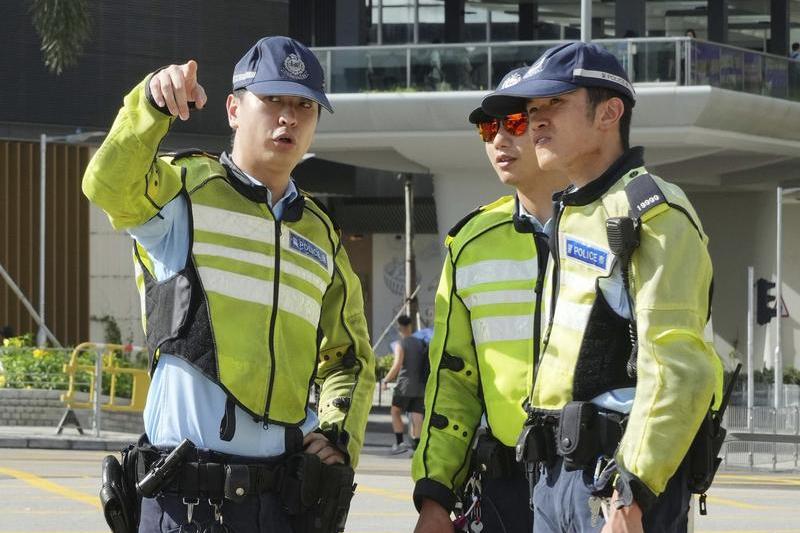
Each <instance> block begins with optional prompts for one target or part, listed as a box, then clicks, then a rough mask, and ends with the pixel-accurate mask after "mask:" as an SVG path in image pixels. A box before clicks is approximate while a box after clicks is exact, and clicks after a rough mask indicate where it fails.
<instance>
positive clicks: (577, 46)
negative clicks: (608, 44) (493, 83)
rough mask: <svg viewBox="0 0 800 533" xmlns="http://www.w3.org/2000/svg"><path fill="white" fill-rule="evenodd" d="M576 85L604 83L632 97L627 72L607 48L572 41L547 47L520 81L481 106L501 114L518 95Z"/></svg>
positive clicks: (549, 92) (550, 92) (553, 92)
mask: <svg viewBox="0 0 800 533" xmlns="http://www.w3.org/2000/svg"><path fill="white" fill-rule="evenodd" d="M579 87H605V88H608V89H611V90H614V91H616V92H618V93H620V94H621V95H624V96H627V97H628V98H629V99H630V100H631V102H634V101H635V100H636V93H635V92H634V90H633V85H631V82H630V80H629V79H628V74H627V73H626V72H625V69H623V68H622V65H621V64H620V62H619V61H618V60H617V58H616V57H614V55H613V54H612V53H611V52H609V51H608V50H606V49H605V48H602V47H600V46H598V45H596V44H593V43H582V42H573V43H567V44H562V45H559V46H555V47H553V48H550V49H549V50H547V51H546V52H545V53H544V54H542V55H541V57H539V59H538V60H537V61H536V63H534V64H533V65H532V66H531V67H530V68H529V69H528V71H527V72H525V74H523V75H522V81H520V82H519V83H517V84H514V85H512V86H511V87H508V88H505V89H501V90H498V91H495V92H494V93H492V94H490V95H488V96H486V97H485V98H484V99H483V102H481V107H482V108H483V110H484V111H485V112H486V113H488V114H490V115H494V116H502V115H506V114H508V110H509V109H514V108H515V107H516V106H517V105H518V100H519V98H525V99H530V98H542V97H546V96H557V95H559V94H565V93H568V92H572V91H574V90H576V89H578V88H579ZM512 112H513V111H512Z"/></svg>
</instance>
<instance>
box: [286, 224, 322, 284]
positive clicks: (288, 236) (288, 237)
mask: <svg viewBox="0 0 800 533" xmlns="http://www.w3.org/2000/svg"><path fill="white" fill-rule="evenodd" d="M292 234H294V235H296V236H298V237H300V238H301V239H304V240H306V241H308V242H309V243H311V244H313V245H314V246H315V247H316V248H318V249H319V251H320V252H321V253H322V255H323V256H324V257H325V263H327V264H326V265H323V264H322V263H320V262H319V260H318V259H317V258H316V257H314V256H312V255H309V254H304V253H303V252H301V251H299V250H297V249H296V248H293V247H292V245H291V236H292ZM281 248H282V249H284V250H286V251H288V252H291V253H293V254H295V255H297V256H298V257H304V258H306V259H309V260H311V261H314V262H315V263H316V264H318V265H319V266H320V268H323V269H325V270H327V271H328V275H330V276H333V257H332V256H331V255H330V254H329V253H328V252H326V251H325V249H324V248H323V247H322V246H320V245H319V244H317V243H316V242H314V240H313V239H309V238H308V237H306V236H305V235H303V234H302V233H300V232H298V231H296V230H295V229H291V230H290V231H284V232H283V233H282V234H281ZM281 268H283V265H282V264H281ZM326 286H327V284H326Z"/></svg>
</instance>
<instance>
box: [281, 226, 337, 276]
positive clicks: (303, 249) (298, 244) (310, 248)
mask: <svg viewBox="0 0 800 533" xmlns="http://www.w3.org/2000/svg"><path fill="white" fill-rule="evenodd" d="M289 246H291V247H292V249H293V250H297V251H298V252H300V253H301V254H303V255H307V256H308V257H310V258H311V259H313V260H314V261H316V262H317V263H319V264H320V265H322V266H323V267H325V268H326V269H327V268H328V254H326V253H325V252H324V251H322V249H320V248H319V247H318V246H317V245H316V244H314V243H312V242H311V241H309V240H307V239H304V238H303V237H301V236H300V235H297V234H296V233H290V234H289Z"/></svg>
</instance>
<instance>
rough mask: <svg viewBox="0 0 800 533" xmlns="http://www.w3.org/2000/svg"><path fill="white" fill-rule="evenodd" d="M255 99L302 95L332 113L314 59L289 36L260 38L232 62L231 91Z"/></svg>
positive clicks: (320, 68)
mask: <svg viewBox="0 0 800 533" xmlns="http://www.w3.org/2000/svg"><path fill="white" fill-rule="evenodd" d="M238 89H247V90H248V91H250V92H251V93H253V94H256V95H258V96H268V95H276V96H277V95H288V96H302V97H304V98H308V99H310V100H313V101H315V102H317V103H318V104H319V105H321V106H322V107H324V108H325V109H327V110H328V111H330V112H331V113H333V107H332V106H331V103H330V102H329V101H328V97H327V96H325V73H324V72H323V70H322V65H320V64H319V60H317V57H316V56H315V55H314V54H313V53H312V52H311V50H309V49H308V48H306V47H305V46H304V45H302V44H301V43H299V42H298V41H295V40H294V39H290V38H289V37H264V38H263V39H261V40H260V41H258V42H257V43H256V44H255V45H254V46H253V47H252V48H251V49H250V50H248V51H247V53H246V54H245V55H244V56H243V57H242V58H241V59H240V60H239V62H238V63H236V67H234V69H233V90H234V91H236V90H238Z"/></svg>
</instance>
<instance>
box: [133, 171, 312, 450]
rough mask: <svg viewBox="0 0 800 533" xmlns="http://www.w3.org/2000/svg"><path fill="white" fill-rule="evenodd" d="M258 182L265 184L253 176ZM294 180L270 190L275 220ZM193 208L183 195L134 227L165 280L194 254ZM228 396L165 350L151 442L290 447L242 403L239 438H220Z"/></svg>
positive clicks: (149, 410)
mask: <svg viewBox="0 0 800 533" xmlns="http://www.w3.org/2000/svg"><path fill="white" fill-rule="evenodd" d="M247 177H248V178H249V179H250V180H251V181H252V182H253V184H255V185H258V186H262V185H261V183H260V182H258V181H257V180H255V179H254V178H253V177H252V176H247ZM297 196H298V192H297V187H296V186H295V184H294V181H293V180H291V179H290V180H289V186H288V188H287V189H286V192H285V193H284V195H283V198H281V199H280V200H278V201H277V202H276V203H275V204H274V205H273V202H272V193H271V192H269V190H268V194H267V198H268V200H269V203H270V206H271V207H272V212H273V214H274V215H275V220H277V221H280V219H281V217H282V215H283V211H284V209H285V207H286V206H287V205H288V204H289V203H291V202H292V201H293V200H294V199H295V198H297ZM188 217H189V213H188V209H187V204H186V200H185V199H184V198H183V196H178V197H176V198H175V199H174V200H172V201H171V202H170V203H168V204H167V205H165V206H164V208H163V209H162V210H161V212H160V216H156V217H153V218H152V219H151V220H149V221H147V222H146V223H144V224H142V225H141V226H138V227H136V228H133V229H131V230H129V231H128V232H129V233H130V234H131V236H132V237H133V238H134V239H136V240H137V242H139V244H141V245H142V246H143V247H144V248H145V250H147V253H148V254H149V255H150V257H151V258H152V260H153V266H154V270H155V272H154V275H155V277H156V279H157V280H159V281H162V280H165V279H167V278H169V277H170V276H172V275H174V274H175V273H176V272H178V271H180V270H181V269H183V267H184V264H185V262H186V258H187V255H188V254H189V241H190V237H191V236H190V235H189V220H188ZM226 400H227V398H226V395H225V392H223V390H222V389H221V388H220V387H219V386H217V385H216V384H214V383H213V382H212V381H210V380H209V379H208V378H207V377H206V376H204V375H203V373H202V372H200V371H199V370H198V369H197V368H195V367H193V366H192V365H190V364H189V363H188V362H186V361H185V360H183V359H181V358H179V357H175V356H173V355H170V354H166V353H162V354H161V355H160V357H159V358H158V364H157V365H156V369H155V372H153V379H152V382H151V383H150V390H149V392H148V393H147V404H146V405H145V409H144V428H145V432H146V433H147V436H148V437H149V438H150V442H151V443H153V444H154V445H155V446H159V447H173V446H177V445H178V444H179V443H180V442H181V441H182V440H183V439H185V438H188V439H190V440H191V441H192V442H194V443H195V445H196V446H197V447H199V448H207V449H210V450H214V451H218V452H223V453H228V454H234V455H244V456H249V457H270V456H274V455H280V454H281V453H283V452H284V446H285V444H284V429H283V427H282V426H279V425H277V424H270V425H269V426H268V427H267V428H264V425H263V423H261V422H255V421H253V419H252V418H251V417H250V415H248V414H247V413H245V412H244V411H243V410H242V409H241V408H240V407H239V406H236V432H235V433H234V436H233V439H232V440H230V441H224V440H222V439H220V437H219V426H220V421H221V420H222V417H223V416H224V414H225V403H226ZM306 413H307V418H306V421H305V423H304V424H303V425H302V426H301V428H300V429H301V430H302V431H303V435H306V434H308V433H310V432H311V431H313V430H314V429H316V428H317V426H318V425H319V421H318V419H317V416H316V414H315V413H314V412H313V411H312V410H310V409H308V408H306Z"/></svg>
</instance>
